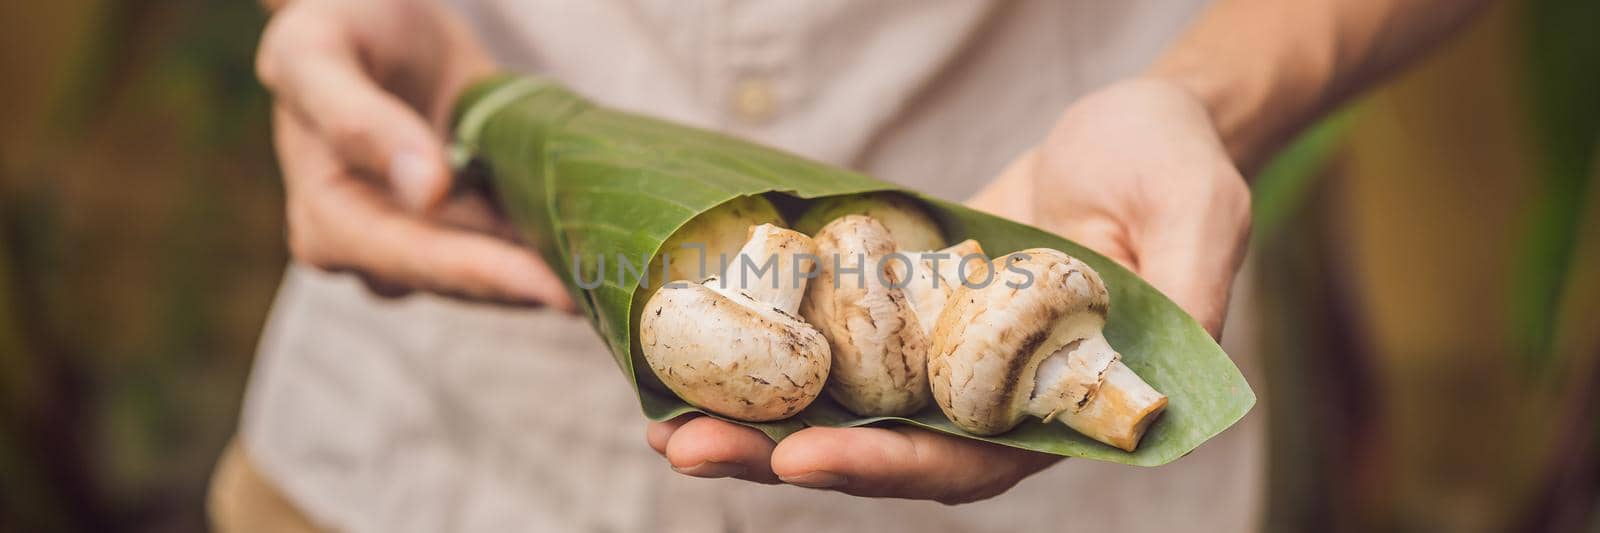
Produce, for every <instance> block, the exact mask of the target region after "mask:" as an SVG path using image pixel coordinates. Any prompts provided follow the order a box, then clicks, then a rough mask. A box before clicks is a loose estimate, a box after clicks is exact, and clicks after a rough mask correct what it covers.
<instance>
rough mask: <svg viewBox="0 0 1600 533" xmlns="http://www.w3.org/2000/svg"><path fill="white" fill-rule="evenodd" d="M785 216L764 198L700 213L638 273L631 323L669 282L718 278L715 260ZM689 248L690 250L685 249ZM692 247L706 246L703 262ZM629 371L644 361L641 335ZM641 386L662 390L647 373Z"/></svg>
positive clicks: (641, 378) (736, 201)
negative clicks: (753, 232) (761, 227)
mask: <svg viewBox="0 0 1600 533" xmlns="http://www.w3.org/2000/svg"><path fill="white" fill-rule="evenodd" d="M782 223H783V217H782V216H781V215H780V214H778V207H777V206H775V205H772V202H771V201H770V200H767V198H766V197H764V196H739V197H736V198H734V199H732V200H728V201H726V202H723V203H722V204H720V205H718V206H716V207H713V208H711V209H710V210H708V211H706V212H704V213H701V214H699V215H697V216H695V217H694V218H692V219H690V220H689V221H688V222H686V223H684V224H683V225H682V226H679V227H678V229H677V230H676V231H674V232H672V236H670V237H667V240H666V242H664V243H662V244H661V249H660V250H657V251H656V254H655V256H654V257H652V258H650V265H649V267H648V268H646V269H645V270H644V271H642V272H640V280H639V288H638V289H637V290H634V291H633V304H632V309H633V312H634V313H636V314H635V315H634V321H633V323H635V324H638V323H639V322H640V319H641V318H642V317H643V315H642V314H637V313H640V312H641V310H643V309H644V305H645V302H648V301H650V297H651V296H654V295H655V293H656V291H657V290H658V289H660V288H661V286H662V285H665V284H666V283H667V282H669V281H679V280H687V281H689V282H699V281H701V280H703V279H705V278H707V277H710V276H714V275H716V274H717V269H718V268H719V267H720V263H719V262H718V259H717V258H718V257H725V256H732V255H733V254H735V253H738V252H739V248H740V247H742V246H744V244H745V241H747V240H748V238H749V233H750V228H751V227H754V226H759V225H761V224H780V225H781V224H782ZM686 246H689V247H686ZM693 246H704V247H705V261H704V262H702V261H701V256H700V252H699V250H697V249H695V248H693ZM669 258H670V260H671V263H670V264H667V265H666V267H667V272H666V274H665V275H663V274H662V272H661V267H662V264H663V263H666V262H667V261H668V259H669ZM631 344H632V345H633V350H632V354H633V366H634V368H639V367H642V366H644V365H645V364H646V361H645V360H644V358H643V357H641V355H640V354H642V353H643V349H642V348H641V347H640V346H639V336H638V335H634V336H633V338H632V342H631ZM638 382H639V385H640V386H643V387H648V388H651V389H655V390H666V388H665V387H663V386H662V385H663V384H662V383H661V382H660V381H659V380H657V379H656V378H655V376H653V375H650V374H648V373H641V374H639V378H638Z"/></svg>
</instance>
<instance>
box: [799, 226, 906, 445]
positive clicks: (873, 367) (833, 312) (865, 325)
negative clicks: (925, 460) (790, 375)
mask: <svg viewBox="0 0 1600 533" xmlns="http://www.w3.org/2000/svg"><path fill="white" fill-rule="evenodd" d="M815 240H816V243H817V255H818V257H819V258H820V259H819V260H818V261H817V263H818V264H819V267H820V268H819V271H820V274H819V276H818V277H817V279H815V280H813V281H812V282H811V284H810V285H809V286H808V287H807V289H806V298H805V300H804V301H802V302H801V304H800V314H801V316H804V317H805V318H806V320H807V321H809V322H811V324H813V325H815V326H816V327H817V329H819V330H821V331H822V334H823V336H825V337H827V339H828V344H829V348H830V351H831V352H832V354H833V368H832V369H831V370H830V371H829V376H830V377H829V385H828V395H829V396H831V397H833V399H834V400H837V401H838V402H839V403H840V404H841V405H843V406H844V407H845V408H846V409H849V410H850V412H853V413H856V414H858V415H862V416H890V415H905V414H911V413H914V412H916V411H918V410H921V409H922V408H923V407H924V406H926V405H927V404H928V379H927V347H928V343H927V335H926V333H925V332H924V331H923V328H922V326H921V324H920V323H919V322H918V320H917V316H916V314H915V310H914V309H913V307H912V305H911V302H910V301H909V300H908V299H907V298H906V295H905V293H904V292H903V290H902V289H899V288H894V287H890V286H889V285H886V284H884V283H883V282H884V281H888V282H889V284H892V285H899V284H900V283H899V281H898V278H897V274H896V272H895V270H896V269H894V268H892V267H891V264H892V263H895V262H896V261H894V260H889V261H883V260H882V259H883V258H884V257H885V256H888V255H889V254H892V253H894V252H895V251H896V247H895V241H894V239H893V238H892V237H891V236H890V233H889V230H888V229H887V228H885V227H884V226H883V224H880V223H879V222H878V221H877V220H875V219H873V218H872V217H868V216H862V215H845V216H843V217H840V218H839V219H837V220H834V221H833V222H830V223H829V224H828V225H827V226H824V227H823V228H822V229H821V230H819V231H818V232H817V233H816V237H815ZM843 269H859V270H856V271H858V272H860V274H859V275H857V274H856V273H855V272H851V273H847V274H839V271H840V270H843Z"/></svg>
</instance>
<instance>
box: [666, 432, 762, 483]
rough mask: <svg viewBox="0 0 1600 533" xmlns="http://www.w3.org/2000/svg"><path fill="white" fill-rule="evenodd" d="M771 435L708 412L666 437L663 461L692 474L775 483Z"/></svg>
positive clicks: (686, 473)
mask: <svg viewBox="0 0 1600 533" xmlns="http://www.w3.org/2000/svg"><path fill="white" fill-rule="evenodd" d="M772 448H773V443H772V439H769V438H767V435H766V434H765V433H762V432H760V431H756V430H755V429H752V428H748V427H745V426H741V425H738V424H734V423H732V422H727V421H724V420H719V419H716V418H712V417H709V416H701V417H695V418H693V419H691V420H689V421H688V422H685V423H684V424H683V425H682V426H679V427H678V429H677V431H674V432H672V435H671V438H670V439H669V440H668V441H667V447H666V453H667V462H669V463H672V469H673V470H676V471H678V472H679V473H681V474H685V475H690V476H695V477H708V478H716V477H737V478H741V479H747V480H750V481H756V482H760V483H776V482H777V481H778V478H777V476H774V475H772V466H771V458H772Z"/></svg>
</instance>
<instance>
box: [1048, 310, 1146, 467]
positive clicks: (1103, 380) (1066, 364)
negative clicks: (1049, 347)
mask: <svg viewBox="0 0 1600 533" xmlns="http://www.w3.org/2000/svg"><path fill="white" fill-rule="evenodd" d="M1096 330H1098V328H1096ZM1166 406H1167V397H1166V396H1164V395H1162V394H1161V393H1159V392H1156V390H1155V389H1154V388H1151V387H1150V385H1149V384H1147V383H1145V382H1144V380H1143V379H1140V378H1139V376H1138V374H1135V373H1134V372H1133V370H1132V369H1129V368H1128V367H1127V365H1124V364H1122V355H1121V354H1118V353H1117V351H1116V350H1114V349H1112V348H1111V345H1110V344H1108V343H1107V342H1106V339H1105V337H1104V336H1102V335H1101V334H1100V333H1099V332H1098V331H1096V332H1095V333H1094V334H1092V335H1089V336H1086V337H1082V338H1079V339H1078V340H1075V341H1072V342H1069V343H1067V344H1066V345H1065V346H1062V347H1061V348H1060V349H1059V350H1056V351H1055V352H1054V353H1052V354H1050V355H1049V356H1048V357H1047V358H1045V360H1044V361H1042V362H1040V363H1039V369H1038V371H1037V372H1036V373H1035V375H1034V388H1033V395H1032V397H1031V398H1030V399H1029V400H1028V405H1027V408H1026V411H1027V413H1028V414H1030V415H1033V416H1037V417H1039V418H1043V419H1044V420H1045V421H1047V422H1048V421H1050V420H1051V419H1052V418H1053V419H1058V420H1060V421H1061V422H1062V423H1063V424H1066V425H1067V427H1070V428H1072V429H1073V430H1075V431H1077V432H1079V433H1082V434H1084V435H1085V436H1088V437H1089V438H1092V439H1094V440H1097V441H1100V442H1104V443H1106V444H1110V445H1112V446H1116V447H1118V448H1122V449H1123V450H1127V451H1130V452H1131V451H1133V450H1134V449H1135V448H1138V446H1139V439H1140V438H1141V437H1143V436H1144V431H1145V429H1146V428H1148V427H1149V426H1150V423H1151V422H1153V421H1155V419H1156V417H1157V415H1160V414H1161V411H1162V410H1164V409H1165V408H1166Z"/></svg>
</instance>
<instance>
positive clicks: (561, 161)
mask: <svg viewBox="0 0 1600 533" xmlns="http://www.w3.org/2000/svg"><path fill="white" fill-rule="evenodd" d="M455 117H456V120H455V126H456V127H455V132H456V150H457V152H456V154H455V155H456V157H457V162H458V164H463V165H465V164H467V162H469V161H470V165H469V168H471V169H475V170H476V171H477V173H478V174H480V175H482V176H484V177H485V178H486V179H487V181H488V185H489V188H490V189H491V190H492V191H493V193H494V195H495V196H496V198H497V199H498V202H499V204H500V206H501V207H502V208H503V209H504V210H505V211H506V213H507V214H508V216H509V217H510V218H511V220H512V221H513V222H514V223H515V224H516V225H517V228H518V230H519V231H520V232H521V234H522V235H523V237H524V238H525V240H526V242H527V243H528V244H530V245H531V246H533V247H535V248H537V249H538V251H539V252H540V253H541V254H542V255H543V257H544V258H545V260H546V261H548V262H549V263H550V265H551V267H552V268H554V269H555V270H556V272H557V273H558V274H560V275H561V277H562V279H563V280H565V281H566V283H567V289H568V291H569V292H570V293H571V294H572V295H573V298H574V300H576V301H577V302H578V305H579V306H580V307H581V309H582V310H583V312H585V313H587V314H588V316H589V318H590V319H591V322H592V323H593V325H594V328H595V330H596V331H597V332H598V333H599V334H600V336H601V337H602V338H603V339H604V340H605V342H606V343H607V344H608V345H609V347H610V349H611V353H612V355H613V356H614V357H615V359H616V362H617V365H618V366H619V367H621V369H622V372H623V373H624V374H626V375H627V376H628V379H629V380H630V381H631V382H633V383H634V388H635V390H636V391H638V393H639V402H640V405H641V406H642V407H643V410H644V412H645V414H646V415H647V416H649V417H650V418H651V419H654V420H665V419H669V418H672V417H675V416H678V415H681V414H684V413H690V412H698V410H697V409H696V408H694V407H692V406H690V405H688V404H686V403H684V402H683V401H681V400H679V399H678V398H677V397H676V396H674V395H673V394H671V393H670V392H665V391H660V390H658V389H656V388H653V387H647V386H645V387H641V386H639V384H640V380H639V378H640V376H638V375H637V373H636V371H635V368H634V364H633V362H634V361H635V360H636V358H637V357H638V356H637V354H633V353H631V348H630V347H631V344H632V343H631V339H630V335H632V334H633V332H634V331H635V324H633V323H631V319H630V317H632V316H633V313H632V310H631V309H630V308H629V307H630V305H631V304H632V302H633V294H634V291H635V290H636V289H637V288H638V285H639V283H638V280H637V279H632V277H628V279H617V278H621V276H613V275H605V276H601V277H603V278H604V281H603V283H602V284H600V285H599V286H596V287H594V288H593V289H582V288H580V287H579V285H578V283H577V279H576V278H575V277H574V274H575V272H574V258H582V261H583V262H584V264H582V265H581V266H580V267H579V268H580V270H581V274H582V275H583V279H584V280H586V281H593V280H595V279H596V277H597V276H598V275H599V273H597V272H596V267H597V265H595V264H594V263H595V262H596V261H595V258H597V257H608V258H610V257H616V256H617V255H618V254H621V255H622V256H623V257H630V258H648V257H652V256H653V255H654V254H655V253H656V252H657V251H658V249H659V248H660V247H661V245H662V243H663V242H665V241H666V239H667V238H668V237H669V236H671V235H672V233H673V231H675V230H676V229H677V228H678V227H679V226H682V225H683V224H685V223H687V222H688V221H689V220H690V219H692V218H694V217H695V216H696V215H699V214H700V213H703V212H705V211H707V210H709V209H711V208H713V207H716V206H717V205H719V204H722V203H723V202H727V201H729V200H731V199H734V198H737V197H740V196H748V195H767V196H769V197H773V198H774V200H775V201H776V202H777V203H778V204H779V205H780V206H782V205H788V206H791V207H792V206H795V205H803V204H804V203H805V201H807V200H811V199H816V198H820V197H826V196H834V195H845V194H856V193H862V192H869V191H884V190H900V191H903V192H905V193H907V194H911V195H913V196H915V197H918V198H920V199H922V200H924V201H925V202H926V203H927V205H928V206H929V207H930V208H931V210H932V211H933V212H934V213H935V216H936V217H937V218H938V219H939V220H940V222H941V223H942V224H943V227H944V230H945V233H946V236H947V237H949V238H950V239H951V242H956V241H959V240H962V239H968V238H973V239H977V240H978V241H980V242H982V243H983V246H984V248H985V249H986V250H987V251H989V252H990V253H992V254H995V255H996V256H998V255H1001V254H1005V253H1009V252H1013V251H1016V250H1020V249H1024V248H1032V247H1049V248H1056V249H1059V250H1061V251H1064V252H1066V253H1068V254H1071V255H1073V256H1075V257H1078V258H1080V259H1082V260H1084V261H1085V262H1087V263H1089V264H1090V265H1091V266H1093V267H1094V268H1095V269H1096V270H1098V271H1099V272H1100V274H1101V276H1103V277H1104V279H1105V281H1106V284H1107V285H1108V286H1109V287H1110V289H1111V302H1112V305H1111V314H1110V317H1109V322H1108V324H1107V327H1106V331H1105V335H1106V338H1107V339H1109V340H1110V342H1111V344H1112V345H1113V346H1115V347H1116V348H1117V349H1118V350H1119V351H1120V352H1121V353H1122V354H1123V357H1124V361H1125V362H1126V363H1127V364H1128V366H1129V367H1131V368H1132V369H1133V370H1134V371H1136V372H1138V374H1139V375H1140V376H1142V377H1143V378H1144V379H1145V380H1146V381H1147V382H1149V383H1150V384H1151V385H1152V386H1154V387H1155V388H1156V389H1157V390H1159V391H1161V392H1162V393H1165V394H1166V395H1167V396H1168V398H1169V399H1170V403H1169V404H1168V407H1167V410H1166V413H1165V414H1163V415H1162V416H1161V418H1160V419H1159V420H1157V421H1156V422H1155V424H1154V425H1153V426H1152V427H1151V429H1150V430H1149V433H1147V434H1146V436H1145V438H1144V441H1143V442H1142V443H1141V444H1140V446H1139V448H1138V450H1137V451H1135V452H1132V453H1128V452H1124V451H1122V450H1119V449H1116V448H1113V447H1111V446H1107V445H1104V444H1100V443H1098V442H1095V441H1093V440H1090V439H1088V438H1087V437H1084V436H1082V435H1079V434H1078V433H1076V432H1074V431H1072V430H1070V429H1068V428H1067V427H1065V426H1064V425H1062V424H1058V423H1041V422H1038V421H1037V420H1032V421H1027V422H1024V423H1023V424H1022V425H1021V426H1019V427H1018V428H1016V429H1014V430H1012V431H1010V432H1008V433H1005V434H1003V435H998V436H994V437H976V436H972V435H968V434H966V433H964V432H962V431H961V430H960V429H958V428H956V427H955V426H954V425H952V424H951V423H950V422H949V421H948V420H946V419H945V417H944V415H943V414H942V413H940V411H939V409H938V408H937V407H930V408H928V409H927V410H925V411H924V412H922V413H920V414H918V415H916V416H912V417H906V418H900V417H872V418H862V417H858V416H855V415H853V414H851V413H849V412H848V411H845V410H843V409H842V408H840V407H839V406H838V405H837V404H835V403H833V402H831V401H829V400H828V399H827V398H826V397H824V398H821V399H818V400H817V401H816V403H814V404H812V406H811V407H810V408H808V409H806V410H805V411H804V412H802V413H801V414H800V415H798V416H796V417H793V418H791V419H788V420H784V421H779V422H773V423H747V422H739V423H741V424H745V425H748V426H750V427H754V428H757V429H759V430H761V431H763V432H765V433H766V434H767V435H769V436H771V437H772V438H773V439H774V440H781V439H783V438H784V437H785V436H787V435H789V434H790V433H793V432H795V431H798V430H800V429H803V428H804V427H806V426H831V427H849V426H860V425H866V424H883V423H899V424H912V425H916V426H921V427H925V428H928V429H931V430H934V431H939V432H943V433H948V434H951V435H958V436H962V437H966V438H974V439H981V440H985V441H990V442H995V443H999V444H1004V445H1007V446H1014V447H1018V448H1024V449H1029V450H1035V451H1040V452H1046V453H1052V454H1057V455H1063V456H1069V457H1083V458H1089V459H1097V460H1103V461H1111V462H1116V463H1125V464H1133V465H1145V466H1154V465H1160V464H1165V463H1168V462H1171V461H1173V460H1176V459H1178V458H1179V457H1182V456H1183V455H1185V454H1187V453H1189V452H1190V451H1192V450H1194V449H1195V448H1196V447H1198V446H1199V445H1200V444H1201V443H1203V442H1205V441H1206V440H1207V439H1209V438H1211V437H1212V436H1215V435H1216V434H1218V433H1220V432H1222V430H1224V429H1227V428H1228V426H1230V425H1232V424H1233V423H1234V422H1236V421H1238V420H1239V418H1241V417H1243V416H1244V414H1245V413H1246V412H1248V411H1249V410H1250V407H1251V406H1253V405H1254V404H1255V394H1254V392H1252V391H1251V390H1250V386H1249V384H1247V383H1246V382H1245V380H1244V377H1243V376H1242V375H1240V373H1239V370H1238V368H1236V367H1235V366H1234V365H1233V362H1232V361H1231V360H1230V359H1229V358H1228V355H1227V354H1226V353H1223V351H1222V349H1221V348H1220V347H1219V346H1217V344H1216V342H1214V341H1213V340H1212V339H1211V337H1210V336H1209V335H1207V334H1206V332H1205V330H1203V329H1202V328H1201V327H1200V326H1199V324H1197V323H1196V322H1195V321H1194V320H1193V319H1192V318H1190V317H1189V315H1188V314H1186V313H1184V312H1183V310H1181V309H1179V308H1178V306H1177V305H1175V304H1173V303H1172V301H1171V300H1168V299H1167V298H1166V297H1165V296H1163V295H1162V294H1161V293H1160V292H1159V291H1157V290H1156V289H1154V288H1152V287H1151V286H1149V285H1148V284H1146V283H1145V282H1144V281H1142V280H1141V279H1139V277H1138V276H1136V275H1135V274H1133V273H1132V272H1129V271H1128V270H1127V269H1124V268H1122V267H1121V266H1119V265H1117V264H1116V263H1115V262H1112V261H1110V260H1108V259H1106V258H1104V257H1102V256H1100V255H1099V254H1097V253H1094V252H1092V251H1090V250H1088V249H1086V248H1084V247H1082V246H1079V245H1077V244H1074V243H1072V242H1071V241H1068V240H1066V239H1063V238H1061V237H1059V236H1057V235H1054V234H1051V233H1049V232H1046V231H1043V230H1040V229H1037V228H1033V227H1030V226H1026V225H1022V224H1018V223H1015V222H1011V221H1008V220H1005V219H1002V218H998V217H994V216H990V215H987V214H983V213H979V212H977V211H974V210H971V209H967V208H965V207H962V206H960V205H958V204H953V203H949V202H945V201H942V200H939V199H936V198H931V197H927V196H924V195H921V194H918V193H916V192H915V191H904V190H903V189H900V188H899V187H897V186H895V185H892V184H889V183H885V182H881V181H877V180H874V179H872V178H870V177H867V176H864V175H862V174H859V173H856V172H852V171H849V170H845V169H841V168H837V167H833V166H830V165H826V164H823V163H819V162H816V161H812V160H809V159H805V158H802V157H799V156H796V155H792V154H789V153H786V152H783V151H780V150H776V149H772V148H768V147H764V146H759V145H756V144H753V143H750V142H746V141H742V140H739V139H735V138H732V137H729V136H726V135H722V134H718V133H714V132H710V131H705V130H700V129H695V128H691V127H686V126H682V125H678V124H673V123H669V122H666V121H662V120H657V119H653V118H649V117H645V116H640V115H636V114H631V113H626V112H621V111H617V110H613V109H607V108H605V107H601V106H597V105H594V104H592V103H590V102H588V101H586V100H584V99H582V98H581V97H579V96H577V95H575V94H573V93H572V92H571V91H568V90H567V89H565V88H563V87H561V86H560V85H559V84H556V83H554V82H552V81H550V80H547V79H543V78H537V77H528V76H500V77H495V78H492V79H489V80H486V81H484V82H481V83H479V84H476V85H474V86H473V87H471V88H469V89H468V90H467V91H466V92H465V93H464V94H463V96H462V97H461V99H460V101H459V102H458V104H457V107H456V115H455ZM606 268H607V269H608V270H613V269H614V266H610V265H608V266H607V267H606Z"/></svg>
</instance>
